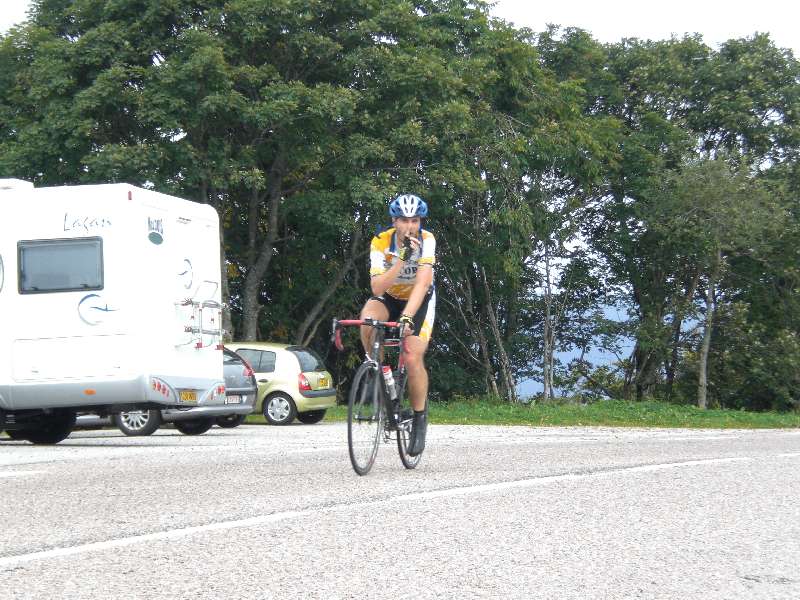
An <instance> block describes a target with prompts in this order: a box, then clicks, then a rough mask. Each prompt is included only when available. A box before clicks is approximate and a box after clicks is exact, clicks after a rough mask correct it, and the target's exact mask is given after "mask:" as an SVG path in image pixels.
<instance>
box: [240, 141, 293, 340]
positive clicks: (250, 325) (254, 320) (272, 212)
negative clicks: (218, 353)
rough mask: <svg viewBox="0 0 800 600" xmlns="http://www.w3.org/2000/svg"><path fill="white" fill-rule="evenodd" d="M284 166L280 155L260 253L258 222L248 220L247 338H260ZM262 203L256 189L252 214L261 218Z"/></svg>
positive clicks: (273, 170) (244, 318)
mask: <svg viewBox="0 0 800 600" xmlns="http://www.w3.org/2000/svg"><path fill="white" fill-rule="evenodd" d="M283 170H284V161H283V159H282V158H281V157H278V158H276V159H275V162H274V163H273V165H272V168H271V169H270V176H269V184H268V190H267V200H268V201H269V209H268V210H269V213H268V214H267V231H266V235H265V236H264V240H263V242H262V243H261V247H260V249H259V250H258V252H257V253H256V248H258V240H257V238H258V226H257V225H256V226H254V225H253V223H250V224H249V225H250V227H249V233H248V236H249V237H248V248H249V249H250V251H251V256H250V257H249V258H248V263H249V264H248V269H247V276H246V277H245V281H244V289H243V290H242V339H243V340H245V341H254V340H256V339H258V316H259V313H260V312H261V303H260V302H259V296H260V295H261V281H262V279H263V278H264V274H265V273H266V272H267V269H268V268H269V263H270V261H271V260H272V251H273V247H274V245H275V240H276V239H278V211H279V209H280V204H281V199H282V196H283V186H282V183H283ZM260 204H261V195H260V194H259V193H258V192H257V191H256V190H254V191H253V194H252V195H251V197H250V218H256V219H258V215H259V210H258V209H259V207H260ZM254 215H255V217H254Z"/></svg>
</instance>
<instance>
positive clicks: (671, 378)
mask: <svg viewBox="0 0 800 600" xmlns="http://www.w3.org/2000/svg"><path fill="white" fill-rule="evenodd" d="M699 281H700V269H697V270H695V272H694V276H693V277H692V280H691V282H690V283H689V285H688V286H687V287H686V293H685V294H684V295H683V298H682V299H681V300H679V301H678V302H676V307H675V316H674V318H673V319H672V343H671V346H672V347H671V348H670V357H669V361H668V362H667V368H666V371H667V399H668V400H669V399H671V398H672V387H673V384H674V383H675V372H676V370H677V368H678V361H679V359H680V356H679V352H680V342H681V328H682V327H683V317H684V315H685V314H686V310H687V307H688V306H689V305H690V304H691V303H692V299H693V298H694V294H695V292H696V291H697V285H698V283H699Z"/></svg>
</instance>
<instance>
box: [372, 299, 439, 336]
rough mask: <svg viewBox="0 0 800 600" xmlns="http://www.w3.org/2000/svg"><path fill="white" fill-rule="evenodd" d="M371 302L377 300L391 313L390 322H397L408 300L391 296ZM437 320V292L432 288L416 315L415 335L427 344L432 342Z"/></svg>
mask: <svg viewBox="0 0 800 600" xmlns="http://www.w3.org/2000/svg"><path fill="white" fill-rule="evenodd" d="M370 300H377V301H378V302H380V303H381V304H383V305H384V306H385V307H386V308H387V310H388V311H389V317H388V319H387V320H389V321H397V320H398V319H399V318H400V315H402V314H403V309H404V308H405V307H406V302H407V300H400V299H399V298H395V297H394V296H390V295H389V294H384V295H383V296H372V298H370ZM435 320H436V291H435V290H434V289H433V288H431V289H430V291H429V292H428V293H427V295H426V296H425V298H424V299H423V300H422V304H421V305H420V307H419V310H418V311H417V314H415V315H414V335H418V336H419V337H421V338H422V339H424V340H425V341H426V342H427V341H430V339H431V333H432V331H433V322H434V321H435Z"/></svg>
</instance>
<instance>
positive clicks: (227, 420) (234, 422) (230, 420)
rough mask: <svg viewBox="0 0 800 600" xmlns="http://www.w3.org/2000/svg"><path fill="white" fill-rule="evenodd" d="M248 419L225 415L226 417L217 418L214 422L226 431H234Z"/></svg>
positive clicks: (241, 416)
mask: <svg viewBox="0 0 800 600" xmlns="http://www.w3.org/2000/svg"><path fill="white" fill-rule="evenodd" d="M246 418H247V415H225V416H224V417H217V418H216V420H215V421H214V422H215V423H216V424H217V425H219V426H220V427H223V428H225V429H232V428H233V427H238V426H239V425H241V424H242V423H244V420H245V419H246Z"/></svg>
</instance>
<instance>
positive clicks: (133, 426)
mask: <svg viewBox="0 0 800 600" xmlns="http://www.w3.org/2000/svg"><path fill="white" fill-rule="evenodd" d="M114 424H115V425H116V426H117V427H119V430H120V431H121V432H122V433H124V434H125V435H150V434H151V433H153V432H154V431H155V430H156V429H158V428H159V427H161V411H159V410H131V411H127V412H121V413H119V414H118V415H114Z"/></svg>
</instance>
